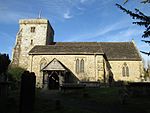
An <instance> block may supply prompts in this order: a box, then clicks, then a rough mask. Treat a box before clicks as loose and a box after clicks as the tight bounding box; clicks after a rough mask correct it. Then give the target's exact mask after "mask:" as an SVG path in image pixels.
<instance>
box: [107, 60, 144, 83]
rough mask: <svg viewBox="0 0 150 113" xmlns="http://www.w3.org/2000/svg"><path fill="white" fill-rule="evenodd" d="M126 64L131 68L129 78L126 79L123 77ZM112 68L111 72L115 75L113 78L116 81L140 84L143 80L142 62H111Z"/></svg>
mask: <svg viewBox="0 0 150 113" xmlns="http://www.w3.org/2000/svg"><path fill="white" fill-rule="evenodd" d="M124 63H126V64H127V66H128V67H129V77H127V76H126V77H124V76H123V75H122V68H123V65H124ZM109 64H110V66H111V69H110V70H111V71H112V73H113V78H114V80H115V81H118V80H122V81H133V82H138V81H140V80H141V78H140V76H141V75H142V73H143V63H142V61H109Z"/></svg>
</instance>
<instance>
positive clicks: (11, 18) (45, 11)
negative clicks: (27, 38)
mask: <svg viewBox="0 0 150 113" xmlns="http://www.w3.org/2000/svg"><path fill="white" fill-rule="evenodd" d="M123 1H124V0H0V39H1V40H0V52H1V53H8V54H9V55H10V57H11V54H12V49H13V47H14V44H15V40H16V33H17V32H18V29H19V24H18V20H19V19H23V18H37V17H38V14H39V12H40V10H41V17H42V18H46V19H49V21H50V23H51V25H52V26H53V28H54V30H55V41H68V42H69V41H75V42H78V41H88V42H89V41H92V42H93V41H98V42H99V41H105V42H107V41H109V42H110V41H113V42H115V41H131V40H132V39H134V41H135V43H136V44H137V47H138V49H139V50H145V51H149V49H150V47H149V45H148V44H145V43H144V42H141V39H142V38H141V36H142V32H143V30H144V28H143V27H139V26H137V25H133V24H132V22H133V20H132V19H131V18H130V17H129V16H128V15H126V14H125V13H123V12H122V11H121V10H120V9H118V8H117V7H116V6H115V4H116V3H119V4H123ZM124 7H126V8H128V9H130V10H134V8H138V9H140V10H141V11H143V12H145V13H146V14H147V15H150V4H148V5H143V4H141V3H140V0H129V2H128V3H127V4H125V5H124ZM141 55H142V56H143V58H144V59H145V60H146V61H148V60H149V59H150V58H149V57H147V56H146V55H143V54H141Z"/></svg>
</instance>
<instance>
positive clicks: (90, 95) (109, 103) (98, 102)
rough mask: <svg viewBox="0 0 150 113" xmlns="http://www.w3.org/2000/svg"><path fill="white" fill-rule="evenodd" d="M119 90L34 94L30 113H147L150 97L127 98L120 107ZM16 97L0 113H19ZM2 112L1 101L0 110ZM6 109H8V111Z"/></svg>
mask: <svg viewBox="0 0 150 113" xmlns="http://www.w3.org/2000/svg"><path fill="white" fill-rule="evenodd" d="M118 90H119V88H95V89H80V90H69V91H66V92H60V91H56V90H53V91H52V90H51V91H50V90H46V91H42V90H37V91H36V99H35V100H36V101H35V107H34V109H35V110H34V112H33V113H150V97H128V98H127V101H126V103H125V104H121V103H120V100H119V94H118ZM18 98H19V93H18V92H12V94H11V95H10V97H9V99H7V101H8V102H5V103H6V105H7V110H5V112H0V113H18V107H19V99H18ZM2 106H3V108H5V107H6V106H4V103H2V101H0V107H2ZM8 107H9V109H8Z"/></svg>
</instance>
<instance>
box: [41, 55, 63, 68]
mask: <svg viewBox="0 0 150 113" xmlns="http://www.w3.org/2000/svg"><path fill="white" fill-rule="evenodd" d="M42 70H44V71H47V70H61V71H65V70H66V68H65V67H64V66H63V65H62V64H61V62H60V61H58V60H57V59H55V58H54V59H53V60H52V61H51V62H50V63H48V64H47V65H46V66H45V67H44V68H43V69H42Z"/></svg>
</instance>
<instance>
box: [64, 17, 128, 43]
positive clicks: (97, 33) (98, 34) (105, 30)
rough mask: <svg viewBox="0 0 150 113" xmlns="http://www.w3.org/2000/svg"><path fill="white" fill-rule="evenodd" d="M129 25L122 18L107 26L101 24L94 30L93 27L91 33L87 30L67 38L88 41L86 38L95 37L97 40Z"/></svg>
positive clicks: (91, 38)
mask: <svg viewBox="0 0 150 113" xmlns="http://www.w3.org/2000/svg"><path fill="white" fill-rule="evenodd" d="M128 26H129V25H128V24H127V21H123V20H122V21H120V22H116V23H114V24H110V25H107V26H106V27H104V26H99V28H96V29H94V30H92V29H91V31H90V33H89V32H88V31H87V32H85V33H83V34H77V35H74V36H72V38H71V39H67V40H66V41H77V40H78V41H86V40H88V41H90V40H93V39H94V40H95V41H97V40H100V39H102V38H103V37H106V36H107V35H108V34H109V36H110V34H113V33H112V32H115V33H116V32H117V33H118V30H121V29H125V28H127V27H128ZM126 35H127V33H126Z"/></svg>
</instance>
